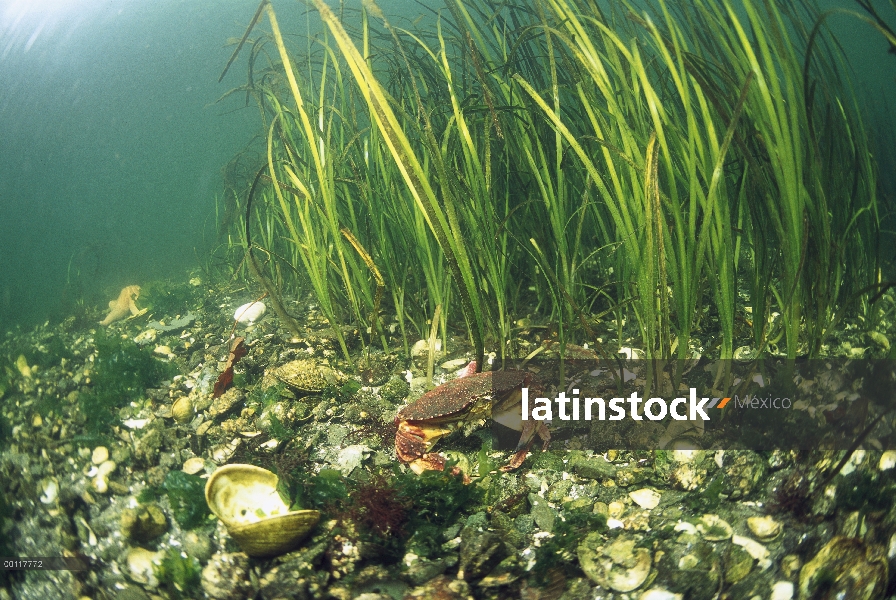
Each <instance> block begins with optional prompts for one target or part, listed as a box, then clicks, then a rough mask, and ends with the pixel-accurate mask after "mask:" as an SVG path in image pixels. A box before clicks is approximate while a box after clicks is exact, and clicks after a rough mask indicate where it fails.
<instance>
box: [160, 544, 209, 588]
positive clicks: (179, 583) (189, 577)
mask: <svg viewBox="0 0 896 600" xmlns="http://www.w3.org/2000/svg"><path fill="white" fill-rule="evenodd" d="M153 569H154V571H155V575H156V577H157V578H158V580H159V584H160V585H161V586H162V587H163V588H165V589H166V590H167V591H168V593H169V594H170V595H171V597H174V598H196V597H197V595H198V594H199V592H200V590H201V589H202V588H201V587H200V584H201V583H202V565H201V564H200V562H199V561H198V560H196V559H195V558H194V557H192V556H187V555H185V554H183V553H182V552H181V551H180V550H179V549H178V548H169V549H168V552H166V553H165V556H164V557H163V558H162V561H161V562H160V563H159V564H158V565H155V566H154V567H153Z"/></svg>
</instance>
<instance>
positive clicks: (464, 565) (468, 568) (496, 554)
mask: <svg viewBox="0 0 896 600" xmlns="http://www.w3.org/2000/svg"><path fill="white" fill-rule="evenodd" d="M506 556H507V548H506V547H505V546H504V542H503V541H501V537H500V536H498V535H497V534H495V533H492V532H490V531H477V530H476V529H473V528H471V527H465V528H464V530H463V531H462V532H461V535H460V565H459V569H458V571H457V578H458V579H464V580H466V581H475V580H477V579H481V578H482V577H484V576H486V575H488V573H489V571H491V570H492V569H493V568H494V567H495V566H496V565H497V564H498V563H500V562H501V561H502V560H504V558H505V557H506Z"/></svg>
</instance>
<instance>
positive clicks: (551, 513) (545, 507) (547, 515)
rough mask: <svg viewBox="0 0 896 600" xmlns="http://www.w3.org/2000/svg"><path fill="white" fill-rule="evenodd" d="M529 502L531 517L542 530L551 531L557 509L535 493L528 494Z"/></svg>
mask: <svg viewBox="0 0 896 600" xmlns="http://www.w3.org/2000/svg"><path fill="white" fill-rule="evenodd" d="M529 504H531V505H532V512H531V514H532V518H533V519H535V524H536V525H538V526H539V527H540V528H541V530H542V531H547V532H551V531H552V530H553V529H554V520H555V519H556V518H557V511H556V510H554V509H553V508H551V506H550V505H549V504H548V501H547V500H545V499H544V498H542V497H541V496H539V495H537V494H529Z"/></svg>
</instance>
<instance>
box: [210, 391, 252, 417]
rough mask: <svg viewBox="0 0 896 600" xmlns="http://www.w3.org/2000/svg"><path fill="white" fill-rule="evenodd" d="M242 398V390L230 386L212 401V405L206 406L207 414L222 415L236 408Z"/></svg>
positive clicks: (243, 396)
mask: <svg viewBox="0 0 896 600" xmlns="http://www.w3.org/2000/svg"><path fill="white" fill-rule="evenodd" d="M244 398H245V395H244V394H243V392H242V390H240V389H237V388H230V389H229V390H227V391H226V392H224V393H223V394H222V395H220V396H218V397H217V398H215V399H214V400H213V401H212V405H211V406H209V407H208V414H209V416H211V417H223V416H224V415H226V414H228V413H229V412H231V411H232V410H234V409H236V408H237V405H238V404H240V403H241V402H242V401H243V399H244Z"/></svg>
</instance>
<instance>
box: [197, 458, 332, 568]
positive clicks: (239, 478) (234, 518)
mask: <svg viewBox="0 0 896 600" xmlns="http://www.w3.org/2000/svg"><path fill="white" fill-rule="evenodd" d="M205 501H206V503H208V507H209V509H210V510H211V511H212V513H214V515H215V516H216V517H218V518H219V519H221V521H222V522H223V523H224V525H225V526H226V527H227V531H228V532H229V533H230V535H231V536H232V537H233V539H234V540H235V541H236V543H237V544H238V545H239V547H240V548H241V549H242V550H243V552H245V553H246V554H248V555H249V556H257V557H266V556H277V555H280V554H283V553H285V552H289V551H290V550H292V549H293V548H295V547H296V546H298V545H299V543H300V542H301V541H302V539H304V538H305V536H307V535H308V533H309V532H310V531H311V530H312V529H313V528H314V526H315V525H316V524H317V522H318V520H319V519H320V513H319V512H318V511H316V510H298V511H290V510H289V507H288V506H287V505H286V503H285V502H283V500H282V499H281V498H280V495H279V494H278V493H277V476H276V475H275V474H274V473H272V472H270V471H268V470H266V469H262V468H260V467H256V466H253V465H241V464H233V465H225V466H223V467H221V468H220V469H217V470H215V472H214V473H212V476H211V477H209V479H208V482H207V483H206V484H205Z"/></svg>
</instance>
